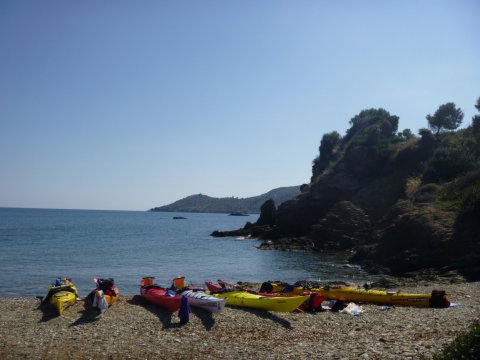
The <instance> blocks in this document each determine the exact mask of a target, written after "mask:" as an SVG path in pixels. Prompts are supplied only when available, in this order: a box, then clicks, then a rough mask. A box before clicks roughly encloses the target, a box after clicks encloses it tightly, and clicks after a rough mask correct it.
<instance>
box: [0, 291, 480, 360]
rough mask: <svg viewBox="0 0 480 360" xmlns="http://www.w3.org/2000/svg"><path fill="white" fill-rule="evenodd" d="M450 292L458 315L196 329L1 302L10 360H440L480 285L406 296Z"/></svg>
mask: <svg viewBox="0 0 480 360" xmlns="http://www.w3.org/2000/svg"><path fill="white" fill-rule="evenodd" d="M433 289H444V290H446V291H447V294H448V299H449V300H450V301H451V302H452V303H458V304H459V306H458V307H450V308H447V309H432V308H426V309H425V308H423V309H422V308H411V307H394V308H392V309H391V310H388V311H383V310H381V308H380V307H379V306H377V305H367V304H362V307H363V310H364V312H363V313H362V314H361V315H360V316H356V317H355V316H351V315H348V314H343V313H333V312H320V313H314V314H311V313H298V312H294V313H276V312H264V311H259V310H253V309H246V308H233V307H227V308H225V309H224V311H222V313H220V314H215V315H211V314H209V313H205V312H203V311H200V310H196V309H192V314H191V316H190V322H189V323H188V324H186V325H180V324H179V319H178V316H177V315H176V314H171V313H169V312H167V311H166V310H163V309H162V308H159V307H156V306H155V305H151V304H148V303H146V302H144V300H143V299H142V298H141V297H140V296H139V295H133V296H132V295H122V294H120V299H119V301H118V303H116V304H114V305H113V306H112V307H111V308H110V309H109V310H108V311H107V312H106V313H105V314H103V315H101V316H95V315H94V314H93V313H92V312H90V311H85V310H84V307H83V301H79V302H77V303H76V304H75V305H73V306H72V307H70V308H68V309H67V310H65V312H64V314H63V316H61V317H55V316H53V313H52V311H51V310H49V309H43V310H42V309H40V308H39V304H40V301H41V300H40V299H38V298H35V297H33V296H30V297H10V296H8V297H5V296H2V297H0V358H2V359H18V358H27V359H46V358H49V359H62V358H72V359H91V358H93V359H97V358H98V359H100V358H102V359H104V358H119V359H145V358H154V357H156V358H161V359H162V358H168V359H185V358H199V359H209V358H219V357H222V358H227V359H232V358H239V357H240V358H244V359H245V358H246V359H258V358H292V359H293V358H295V359H307V358H326V359H356V358H359V359H418V358H421V357H422V356H424V357H427V358H428V357H430V356H431V355H432V354H434V353H437V352H440V351H441V349H442V346H443V345H446V344H448V343H450V342H451V341H452V340H453V339H454V338H455V337H456V336H457V335H458V334H459V333H460V332H462V331H464V330H466V329H467V328H468V326H469V325H470V324H472V323H473V322H474V321H475V320H476V319H479V318H480V283H479V282H462V283H453V284H446V283H443V282H441V283H434V282H431V283H428V284H426V283H423V284H417V285H416V286H411V285H410V286H405V287H402V291H404V292H417V293H425V292H428V293H429V292H431V290H433Z"/></svg>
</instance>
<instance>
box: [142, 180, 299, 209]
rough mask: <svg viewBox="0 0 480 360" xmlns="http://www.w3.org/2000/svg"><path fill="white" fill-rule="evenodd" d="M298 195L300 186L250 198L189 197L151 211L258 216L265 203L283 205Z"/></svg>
mask: <svg viewBox="0 0 480 360" xmlns="http://www.w3.org/2000/svg"><path fill="white" fill-rule="evenodd" d="M298 194H300V186H288V187H280V188H277V189H273V190H270V191H269V192H267V193H265V194H262V195H258V196H253V197H248V198H236V197H225V198H215V197H210V196H207V195H202V194H198V195H191V196H187V197H186V198H183V199H181V200H178V201H175V202H174V203H172V204H170V205H165V206H160V207H155V208H153V209H151V210H150V211H169V212H200V213H244V214H258V213H260V207H261V206H262V204H263V203H264V202H265V201H267V200H269V199H271V200H273V201H274V202H275V203H276V204H281V203H283V202H284V201H287V200H290V199H293V198H294V197H296V196H297V195H298Z"/></svg>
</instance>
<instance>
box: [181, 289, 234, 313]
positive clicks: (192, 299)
mask: <svg viewBox="0 0 480 360" xmlns="http://www.w3.org/2000/svg"><path fill="white" fill-rule="evenodd" d="M182 295H183V296H185V297H186V298H187V299H188V303H189V304H190V305H191V306H195V307H198V308H202V309H204V310H207V311H210V312H212V313H219V312H220V311H222V310H223V308H224V307H225V303H226V302H227V299H219V298H217V297H215V296H212V295H208V294H205V293H204V292H203V291H193V290H187V291H184V292H182Z"/></svg>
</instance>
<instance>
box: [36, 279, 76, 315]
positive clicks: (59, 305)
mask: <svg viewBox="0 0 480 360" xmlns="http://www.w3.org/2000/svg"><path fill="white" fill-rule="evenodd" d="M76 300H77V288H76V287H75V285H74V284H72V282H71V281H70V280H68V279H66V278H64V279H61V280H60V281H58V280H57V282H56V284H54V285H52V286H51V287H49V288H48V293H47V296H45V298H44V300H43V303H49V304H51V305H52V306H53V307H54V308H55V309H57V311H58V313H59V314H60V315H62V314H63V311H64V310H65V309H66V308H67V307H69V306H70V305H73V304H75V301H76Z"/></svg>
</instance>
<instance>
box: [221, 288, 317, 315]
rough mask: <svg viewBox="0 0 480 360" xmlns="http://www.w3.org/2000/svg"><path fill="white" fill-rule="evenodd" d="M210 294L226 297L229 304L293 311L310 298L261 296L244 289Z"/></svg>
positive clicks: (268, 309)
mask: <svg viewBox="0 0 480 360" xmlns="http://www.w3.org/2000/svg"><path fill="white" fill-rule="evenodd" d="M212 295H213V296H215V297H217V298H221V299H227V305H230V306H242V307H249V308H254V309H261V310H267V311H279V312H291V311H294V310H296V309H297V308H298V307H299V306H300V305H302V304H303V303H304V302H305V301H307V300H308V299H309V298H310V296H289V297H287V296H282V297H279V296H261V295H258V294H251V293H249V292H246V291H227V292H224V293H220V294H212Z"/></svg>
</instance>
